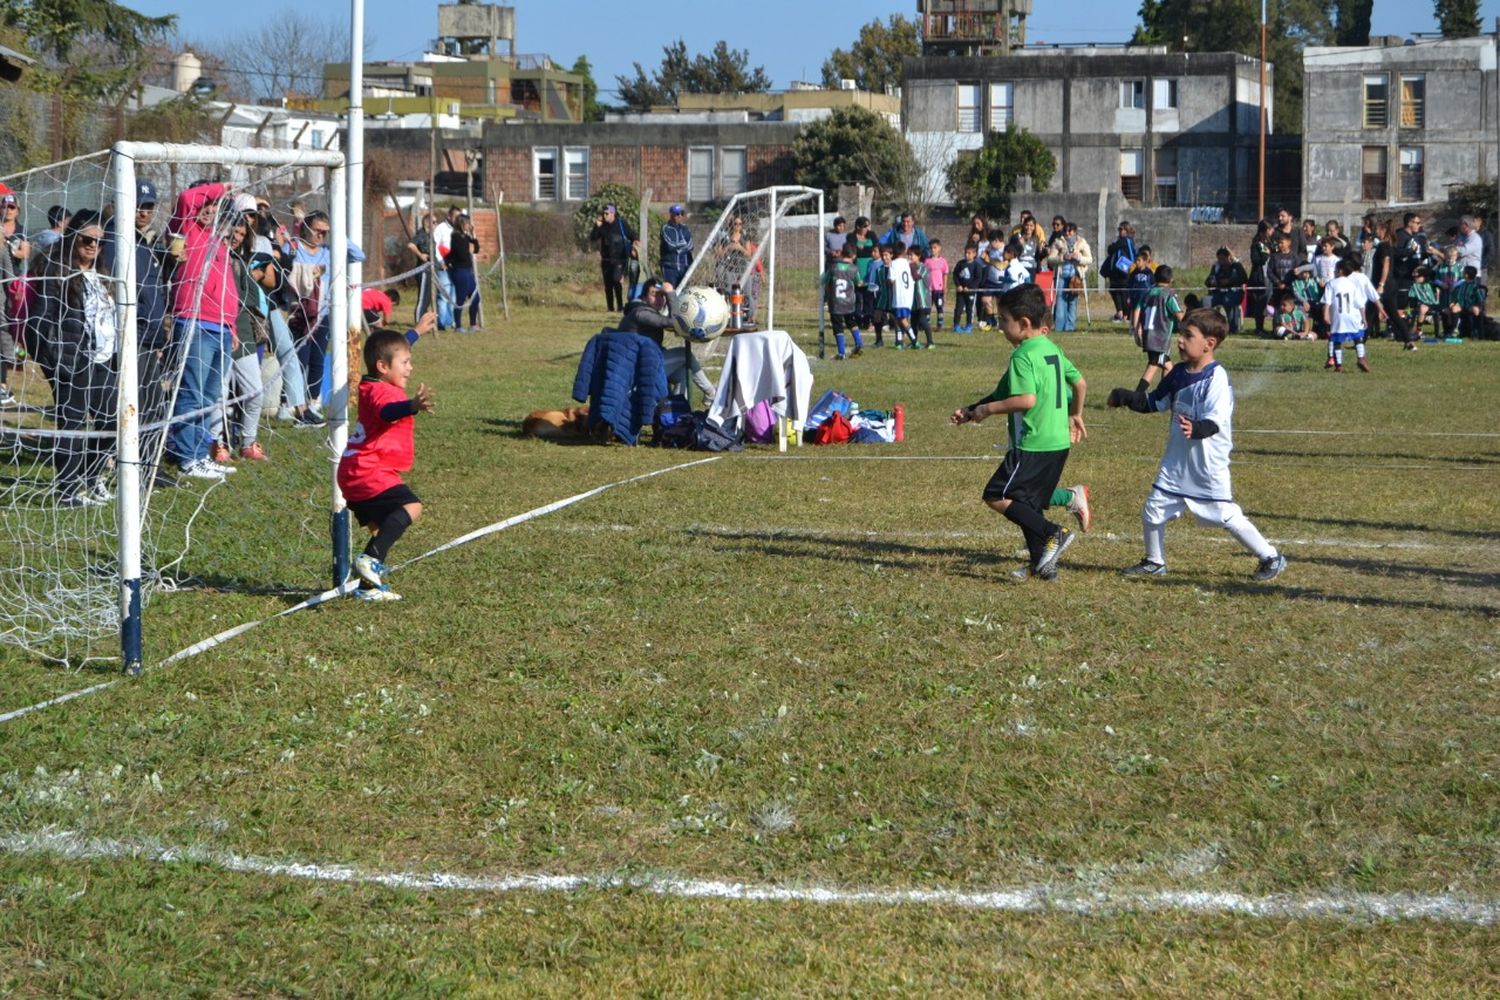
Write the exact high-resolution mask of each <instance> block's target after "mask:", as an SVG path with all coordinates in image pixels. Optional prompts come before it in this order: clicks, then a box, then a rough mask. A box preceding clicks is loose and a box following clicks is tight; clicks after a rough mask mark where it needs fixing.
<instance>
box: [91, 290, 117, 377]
mask: <svg viewBox="0 0 1500 1000" xmlns="http://www.w3.org/2000/svg"><path fill="white" fill-rule="evenodd" d="M83 328H84V330H85V331H87V335H88V337H89V341H90V345H89V360H90V361H92V362H94V364H96V365H107V364H109V361H110V359H111V358H113V357H114V356H115V335H116V331H115V300H114V296H112V295H110V294H109V286H108V285H107V284H106V283H105V281H104V278H103V277H102V276H101V275H100V274H99V272H98V271H84V272H83Z"/></svg>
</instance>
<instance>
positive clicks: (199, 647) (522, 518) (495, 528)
mask: <svg viewBox="0 0 1500 1000" xmlns="http://www.w3.org/2000/svg"><path fill="white" fill-rule="evenodd" d="M719 458H720V456H718V455H714V456H711V457H709V458H700V459H697V460H696V461H692V462H684V463H682V464H681V465H673V466H669V467H667V468H665V469H657V470H656V471H654V472H647V473H643V474H642V475H639V476H632V477H630V478H629V479H621V480H620V481H619V482H615V483H606V484H605V485H603V486H596V487H594V488H593V489H591V490H588V491H587V492H584V493H578V494H575V495H574V496H570V497H567V498H566V499H563V500H556V501H554V502H552V503H549V504H546V505H544V506H541V507H537V508H536V509H534V510H529V511H527V512H526V513H524V514H517V515H516V516H515V517H511V518H507V519H506V520H504V521H499V522H496V523H495V524H491V525H489V526H488V527H484V528H480V529H478V530H477V531H471V532H469V533H468V534H467V535H461V536H459V537H458V538H455V539H454V540H453V541H451V542H448V543H447V544H446V545H440V546H438V547H437V548H435V549H433V550H431V551H430V552H424V553H422V554H421V555H419V556H416V557H414V558H412V559H408V560H407V561H406V562H404V563H400V564H398V565H396V566H392V567H390V570H391V571H394V570H398V569H401V568H402V567H404V566H410V565H411V564H412V563H415V562H420V561H421V560H423V559H426V558H427V557H428V556H435V555H437V554H438V553H439V552H446V551H448V550H449V549H453V548H457V547H458V546H460V545H467V544H468V543H469V542H472V541H475V540H477V539H480V538H484V537H485V536H487V535H493V534H495V533H496V532H499V531H504V530H505V529H507V528H512V527H514V526H516V525H518V524H525V523H526V522H527V521H530V520H533V519H535V518H538V517H543V516H545V515H547V514H551V513H553V512H555V511H559V510H562V509H563V508H564V507H571V506H572V505H573V504H575V503H578V502H580V501H582V500H587V499H588V498H589V497H593V496H598V495H599V494H600V493H603V492H604V491H605V490H612V489H614V488H616V487H617V486H627V485H629V484H630V483H638V482H640V481H641V480H643V479H652V478H654V477H656V476H661V475H665V474H666V473H668V472H676V471H678V470H679V469H691V468H692V467H693V466H695V465H705V464H707V463H709V462H717V461H718V460H719ZM358 585H359V581H358V580H354V579H350V580H347V581H345V582H344V583H343V584H342V585H341V586H338V587H335V588H334V589H332V590H325V591H323V592H322V593H321V594H315V595H313V596H312V597H309V598H308V599H307V600H305V601H302V602H300V603H297V604H294V605H292V606H291V607H289V608H283V609H282V610H281V611H278V612H276V613H275V614H274V615H271V616H269V617H267V618H262V619H260V620H259V621H252V622H245V623H243V624H241V625H236V626H234V627H233V628H230V629H225V630H224V631H223V632H220V633H218V634H217V635H211V636H209V637H208V638H207V639H204V640H202V641H200V642H196V643H194V644H193V645H191V646H188V647H187V648H186V649H180V650H178V651H177V652H175V653H173V654H172V655H171V656H169V657H167V658H166V659H165V660H162V661H161V662H160V663H158V664H156V665H155V666H152V667H147V668H146V669H148V670H155V669H156V668H157V667H166V666H170V665H172V664H174V663H177V662H179V661H181V660H186V659H190V658H191V657H194V656H197V655H198V654H200V653H205V652H207V651H208V650H210V649H213V648H214V647H215V646H221V645H223V644H224V643H226V642H228V641H229V640H230V639H233V638H235V637H236V636H240V635H243V634H245V633H246V632H248V631H250V630H251V629H253V628H258V627H259V626H261V625H264V624H266V622H271V621H275V620H276V619H278V618H284V617H285V616H287V615H290V614H295V613H296V612H298V611H305V610H307V609H308V608H315V607H317V606H318V605H319V604H322V603H324V602H325V601H330V600H333V599H334V598H336V597H342V596H344V595H346V594H348V593H349V592H350V591H352V590H353V589H354V588H355V587H357V586H358ZM122 679H123V678H117V679H116V680H112V681H105V682H104V683H103V684H95V685H94V686H92V687H87V688H83V689H81V690H78V691H70V692H68V693H67V694H65V695H59V696H58V697H56V698H49V699H47V700H46V701H39V702H37V703H36V704H35V705H27V706H26V707H25V708H18V709H14V710H12V711H10V712H6V713H5V714H3V715H0V725H4V724H5V723H7V722H10V721H11V720H12V719H19V718H21V717H22V716H24V715H30V714H31V713H33V712H40V711H42V710H43V709H47V708H51V707H52V706H54V705H61V704H63V703H64V702H69V701H72V700H73V699H74V698H82V697H84V696H85V695H90V694H94V693H96V692H98V691H106V690H108V689H109V688H112V687H114V686H115V685H116V684H118V683H120V680H122Z"/></svg>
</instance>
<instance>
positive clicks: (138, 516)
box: [109, 142, 359, 673]
mask: <svg viewBox="0 0 1500 1000" xmlns="http://www.w3.org/2000/svg"><path fill="white" fill-rule="evenodd" d="M139 163H161V164H214V165H218V166H260V167H282V168H288V167H290V168H295V167H312V168H325V169H326V170H327V171H328V213H329V227H330V234H329V235H330V237H331V243H330V246H329V251H330V262H331V267H330V275H329V284H328V287H329V289H330V296H329V297H330V301H329V303H328V309H329V330H330V336H329V342H328V363H329V366H330V369H331V371H330V383H329V392H328V396H327V397H326V398H325V399H324V408H325V412H326V413H327V417H328V433H329V438H330V447H331V450H332V453H333V455H334V456H338V455H339V454H341V453H342V452H343V450H344V447H345V445H346V444H347V443H348V404H349V356H348V343H349V340H348V335H347V331H348V330H349V324H350V320H351V318H352V319H355V320H357V319H358V318H359V314H358V312H357V311H356V312H353V313H351V311H350V298H351V295H352V294H356V292H350V294H343V292H345V291H346V290H348V274H349V271H348V266H349V265H348V257H349V231H348V225H347V214H348V204H347V199H346V184H347V177H346V170H345V166H344V155H343V154H342V153H339V152H333V151H328V150H295V149H256V148H245V149H241V148H234V147H228V146H194V145H180V144H172V143H152V142H118V143H115V145H114V146H113V147H111V150H110V166H109V187H110V189H111V190H110V193H111V195H112V197H113V202H114V213H115V218H116V219H117V220H121V225H122V226H124V225H128V224H129V220H131V219H133V218H134V217H135V209H136V191H137V187H136V182H137V177H136V173H137V170H136V167H137V164H139ZM125 233H126V234H127V237H128V233H129V231H128V230H125ZM135 270H136V255H135V254H134V253H126V252H120V253H117V254H115V266H114V274H113V279H114V286H115V293H116V307H115V308H116V325H117V328H118V331H119V351H118V357H119V362H118V364H119V408H118V430H117V435H118V436H117V439H116V467H117V477H118V478H117V490H116V503H117V505H118V506H117V517H118V526H119V539H118V547H119V555H118V558H119V621H120V652H121V657H122V660H123V663H124V667H125V670H126V672H127V673H138V672H139V671H140V669H141V572H142V560H141V550H142V545H141V528H142V524H141V521H142V515H143V512H144V508H145V504H146V497H147V496H149V490H148V491H144V492H143V490H142V482H141V469H142V456H141V424H140V397H139V384H138V382H139V373H138V367H137V353H136V352H137V338H136V306H137V299H136V273H135ZM153 459H154V456H148V464H149V463H150V462H151V461H152V460H153ZM336 471H337V462H336V461H335V462H334V463H333V467H332V468H331V469H330V472H329V478H330V480H331V486H332V508H331V511H330V515H331V532H332V550H333V578H334V579H333V582H334V586H338V585H340V584H341V583H343V581H344V580H345V579H346V578H347V576H348V570H349V512H348V510H347V509H346V508H345V505H344V500H343V496H342V494H341V493H340V491H339V488H338V483H337V481H336V478H335V476H336Z"/></svg>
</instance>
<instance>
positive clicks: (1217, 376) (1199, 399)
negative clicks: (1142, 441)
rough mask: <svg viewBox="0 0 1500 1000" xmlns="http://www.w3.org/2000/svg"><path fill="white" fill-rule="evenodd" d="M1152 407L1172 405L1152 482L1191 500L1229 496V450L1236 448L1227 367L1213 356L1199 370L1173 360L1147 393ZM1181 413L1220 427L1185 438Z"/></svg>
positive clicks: (1219, 498)
mask: <svg viewBox="0 0 1500 1000" xmlns="http://www.w3.org/2000/svg"><path fill="white" fill-rule="evenodd" d="M1147 398H1148V399H1149V400H1150V402H1151V408H1152V409H1153V410H1156V411H1157V412H1160V411H1162V410H1170V411H1171V413H1172V419H1171V423H1170V424H1169V425H1168V428H1167V450H1166V451H1165V452H1164V453H1163V454H1162V456H1161V467H1160V468H1159V469H1157V472H1156V488H1157V489H1159V490H1162V491H1163V492H1165V493H1168V494H1171V495H1173V496H1179V497H1186V498H1188V499H1189V500H1208V501H1213V500H1230V501H1232V500H1233V499H1234V492H1233V490H1232V489H1231V487H1230V482H1229V453H1230V452H1231V451H1232V450H1233V449H1234V435H1233V431H1232V429H1231V428H1230V422H1231V421H1232V420H1233V418H1234V390H1233V389H1232V388H1230V386H1229V373H1228V372H1226V371H1225V370H1224V366H1223V365H1221V364H1219V363H1218V362H1217V361H1215V362H1213V363H1212V364H1210V365H1209V366H1208V367H1207V368H1205V369H1203V370H1202V371H1201V372H1190V371H1188V370H1187V365H1177V366H1176V367H1174V368H1173V369H1172V370H1171V371H1170V372H1168V373H1167V374H1166V377H1164V378H1163V379H1162V380H1161V382H1159V383H1158V384H1157V386H1156V388H1155V389H1153V390H1152V391H1151V394H1150V395H1149V396H1148V397H1147ZM1179 416H1184V417H1187V418H1188V419H1189V420H1193V421H1198V420H1212V421H1213V422H1214V424H1215V425H1217V427H1218V428H1219V429H1218V432H1217V433H1215V434H1213V435H1212V436H1211V437H1206V438H1189V437H1188V436H1187V435H1185V434H1183V433H1182V428H1181V427H1179V426H1178V424H1177V418H1178V417H1179Z"/></svg>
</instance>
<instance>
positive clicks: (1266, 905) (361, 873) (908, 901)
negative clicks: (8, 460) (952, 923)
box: [0, 830, 1500, 927]
mask: <svg viewBox="0 0 1500 1000" xmlns="http://www.w3.org/2000/svg"><path fill="white" fill-rule="evenodd" d="M0 850H4V851H5V852H6V853H9V854H16V855H23V856H35V855H50V856H54V857H62V858H66V859H69V860H78V861H91V860H114V859H122V858H126V859H135V860H140V861H153V862H158V863H161V864H175V863H187V864H193V865H210V866H213V867H215V868H219V869H222V870H224V871H229V872H236V873H240V874H247V875H260V876H272V877H277V878H290V879H302V880H307V881H314V882H335V883H342V884H346V885H375V886H382V887H385V888H390V889H416V890H420V891H438V890H443V891H458V892H482V893H510V892H547V893H554V892H578V891H582V890H591V891H595V892H650V893H654V894H656V895H658V896H666V897H672V898H678V899H721V900H728V901H731V902H773V903H787V902H797V903H820V904H824V905H833V906H880V907H897V906H912V905H916V906H940V907H951V908H955V909H965V910H987V911H999V912H1007V913H1068V914H1075V915H1079V916H1102V917H1108V916H1113V915H1116V914H1120V913H1188V914H1193V915H1197V916H1210V917H1212V916H1246V917H1255V918H1259V919H1266V920H1334V921H1339V922H1342V923H1347V924H1354V923H1370V922H1374V921H1392V920H1400V921H1415V920H1424V921H1430V922H1433V923H1440V924H1470V925H1478V926H1481V927H1487V926H1491V925H1493V924H1495V923H1497V922H1500V901H1497V900H1495V899H1493V898H1488V897H1472V896H1460V895H1453V894H1447V893H1418V892H1397V893H1373V892H1350V893H1344V892H1328V893H1281V894H1275V895H1264V896H1250V895H1245V894H1243V893H1238V892H1210V891H1203V890H1187V889H1158V890H1149V889H1104V890H1094V891H1090V892H1078V891H1069V890H1067V889H1058V888H1051V887H1048V886H1046V885H1023V886H1012V887H1000V888H993V889H983V890H964V889H924V888H908V889H900V888H889V887H879V886H868V887H847V886H838V885H776V884H771V883H755V882H730V881H722V880H718V879H692V878H676V877H672V876H669V875H644V874H643V875H631V876H628V877H625V876H619V875H608V874H587V875H550V874H542V873H537V874H512V875H463V874H458V873H453V872H403V871H381V870H378V869H370V868H363V867H358V866H354V865H320V864H316V863H313V862H305V861H273V860H271V859H270V858H262V857H257V856H256V855H253V854H236V853H234V852H232V851H224V850H217V849H214V848H209V847H202V846H193V845H189V846H186V847H171V846H168V845H165V844H161V843H159V842H156V841H148V840H142V841H125V840H114V839H104V838H95V837H85V836H82V835H80V834H76V833H71V832H68V831H56V830H48V831H43V832H41V833H32V834H27V833H12V834H6V835H4V836H0Z"/></svg>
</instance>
